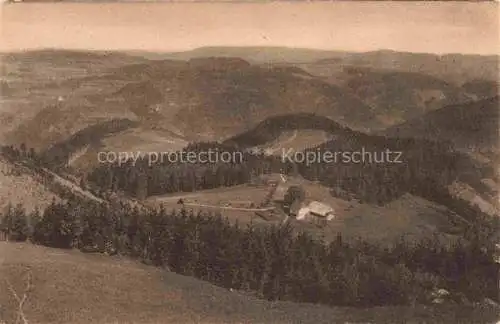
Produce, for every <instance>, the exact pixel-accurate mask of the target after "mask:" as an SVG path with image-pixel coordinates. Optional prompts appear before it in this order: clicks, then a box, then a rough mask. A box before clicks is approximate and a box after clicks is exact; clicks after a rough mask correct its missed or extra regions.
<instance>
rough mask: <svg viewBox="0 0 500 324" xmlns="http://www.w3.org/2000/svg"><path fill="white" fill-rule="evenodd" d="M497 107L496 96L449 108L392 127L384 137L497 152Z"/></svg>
mask: <svg viewBox="0 0 500 324" xmlns="http://www.w3.org/2000/svg"><path fill="white" fill-rule="evenodd" d="M498 108H499V97H498V96H497V97H494V98H489V99H483V100H480V101H476V102H469V103H466V104H459V105H451V106H447V107H444V108H442V109H439V110H436V111H433V112H430V113H428V114H425V115H423V116H421V117H418V118H416V119H412V120H409V121H407V122H405V123H403V124H401V125H397V126H394V127H391V128H389V129H387V130H386V131H384V134H385V135H388V136H393V137H413V138H427V139H434V140H439V141H449V142H451V143H453V145H454V146H455V147H456V148H459V149H467V150H471V151H473V150H480V151H493V152H498V149H499V146H498V144H499V133H498V130H499V120H500V119H499V111H498Z"/></svg>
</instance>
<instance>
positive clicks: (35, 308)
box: [0, 242, 496, 324]
mask: <svg viewBox="0 0 500 324" xmlns="http://www.w3.org/2000/svg"><path fill="white" fill-rule="evenodd" d="M27 271H31V274H32V276H33V284H34V289H33V291H32V292H31V293H30V295H29V299H28V302H27V303H26V305H25V308H24V310H25V315H26V317H27V319H28V320H29V321H30V323H37V324H44V323H74V324H80V323H82V324H83V323H137V324H140V323H315V324H316V323H346V322H376V323H399V322H405V323H422V322H433V323H435V322H441V323H472V322H473V321H474V322H478V321H480V322H487V319H489V322H490V323H493V322H494V320H493V319H494V318H495V317H496V314H495V313H493V312H492V311H491V310H490V311H485V310H481V309H476V310H475V311H473V310H471V309H468V308H466V307H456V306H446V307H443V308H441V309H430V308H423V307H417V308H414V309H412V308H406V307H381V308H373V309H352V308H340V307H338V308H329V307H324V306H318V305H309V304H297V303H290V302H268V301H262V300H258V299H256V298H254V297H251V296H248V295H243V294H241V293H239V292H230V291H227V290H225V289H222V288H218V287H215V286H213V285H211V284H208V283H205V282H201V281H199V280H196V279H193V278H189V277H185V276H180V275H177V274H174V273H170V272H167V271H161V270H160V269H157V268H153V267H149V266H146V265H143V264H140V263H136V262H133V261H130V260H127V259H121V258H118V257H108V256H103V255H89V254H83V253H80V252H77V251H65V250H56V249H50V248H45V247H40V246H34V245H30V244H24V243H23V244H18V243H5V242H0V275H1V277H2V279H3V278H5V279H7V280H9V282H11V283H12V285H13V286H14V289H16V290H17V291H18V292H19V293H21V291H22V289H23V287H24V284H25V282H24V280H23V277H24V276H25V274H26V273H27ZM0 305H2V306H3V309H4V317H5V319H6V320H8V321H10V320H12V319H13V316H15V314H14V307H15V304H14V303H13V298H12V296H11V295H10V294H9V293H8V290H7V289H6V284H5V281H3V280H2V281H1V282H0Z"/></svg>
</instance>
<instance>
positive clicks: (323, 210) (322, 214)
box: [296, 201, 335, 223]
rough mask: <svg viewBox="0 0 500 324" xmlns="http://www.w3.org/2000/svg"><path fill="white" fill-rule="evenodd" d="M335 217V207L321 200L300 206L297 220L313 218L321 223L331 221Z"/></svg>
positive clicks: (312, 219)
mask: <svg viewBox="0 0 500 324" xmlns="http://www.w3.org/2000/svg"><path fill="white" fill-rule="evenodd" d="M334 218H335V213H334V210H333V208H332V207H330V206H328V205H326V204H324V203H321V202H319V201H312V202H311V203H309V205H307V206H304V207H302V208H300V209H299V211H298V212H297V217H296V219H297V220H311V221H314V222H320V223H323V222H325V221H331V220H332V219H334Z"/></svg>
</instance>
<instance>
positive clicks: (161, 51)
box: [0, 45, 500, 57]
mask: <svg viewBox="0 0 500 324" xmlns="http://www.w3.org/2000/svg"><path fill="white" fill-rule="evenodd" d="M259 48H260V49H279V48H282V49H286V50H309V51H317V52H325V53H326V52H337V53H346V54H348V53H350V54H366V53H376V52H394V53H406V54H423V55H434V56H450V55H463V56H496V57H500V53H498V52H497V53H473V52H467V53H465V52H445V53H438V52H415V51H407V50H397V49H391V48H379V49H373V50H366V51H359V50H349V49H345V50H343V49H325V48H313V47H290V46H280V45H272V46H261V45H248V46H234V45H214V46H210V45H207V46H199V47H193V48H189V49H172V50H164V49H138V48H108V49H106V48H81V47H50V46H47V47H43V46H42V47H32V48H25V49H15V50H13V49H2V48H0V53H2V54H7V53H26V52H36V51H75V52H78V51H79V52H137V53H149V54H182V53H189V52H193V51H196V50H200V49H259Z"/></svg>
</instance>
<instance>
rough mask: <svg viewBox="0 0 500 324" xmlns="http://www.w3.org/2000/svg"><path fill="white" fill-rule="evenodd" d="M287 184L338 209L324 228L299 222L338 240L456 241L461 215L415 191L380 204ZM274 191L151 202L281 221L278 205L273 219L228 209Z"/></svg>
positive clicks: (305, 183) (292, 181) (244, 219)
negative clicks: (433, 238)
mask: <svg viewBox="0 0 500 324" xmlns="http://www.w3.org/2000/svg"><path fill="white" fill-rule="evenodd" d="M287 185H300V186H302V187H303V188H304V190H305V192H306V199H305V201H306V202H309V201H313V200H317V201H321V202H324V203H326V204H328V205H330V206H332V207H333V208H334V210H335V215H336V218H335V219H334V220H332V221H330V222H329V223H328V225H327V226H326V227H324V228H318V227H316V226H314V225H311V224H308V223H307V222H299V221H294V224H296V226H297V227H298V228H304V229H308V230H312V231H313V232H315V233H317V234H318V235H319V236H321V237H324V238H325V239H333V238H334V237H336V235H337V233H339V232H340V233H342V234H343V236H345V237H346V238H348V239H349V238H350V239H355V238H357V237H363V238H365V239H367V240H372V241H377V242H390V241H393V240H395V239H398V238H399V237H401V236H405V237H407V238H409V239H412V240H413V239H415V240H417V239H419V238H423V237H428V236H429V235H433V234H434V233H440V236H441V237H443V238H445V239H446V240H453V239H454V236H453V235H451V234H450V235H449V234H445V233H446V232H447V230H448V229H449V228H451V227H452V224H454V223H455V222H457V221H460V216H458V215H456V214H455V213H453V212H451V211H450V210H448V209H447V208H446V207H444V206H440V205H437V204H435V203H432V202H430V201H428V200H425V199H423V198H420V197H416V196H413V195H410V194H406V195H403V196H402V197H400V198H399V199H397V200H395V201H393V202H391V203H389V204H386V205H384V206H378V205H372V204H362V203H359V202H358V201H356V200H350V201H348V200H344V199H340V198H337V197H333V196H332V195H331V194H330V189H329V188H327V187H325V186H323V185H321V184H318V183H316V182H313V181H309V180H305V179H303V178H301V177H289V178H288V179H287ZM269 190H270V187H268V186H266V185H259V186H250V185H240V186H235V187H229V188H217V189H211V190H202V191H197V192H194V193H180V194H175V195H164V196H154V197H150V198H148V200H147V204H148V205H150V206H157V207H158V206H159V205H160V204H163V206H164V207H165V208H167V209H177V210H178V209H180V208H182V206H181V205H180V204H178V203H177V202H178V201H179V199H181V198H182V200H183V201H184V204H185V208H186V209H187V210H193V211H194V212H198V211H204V212H212V213H217V212H220V213H221V214H222V215H223V216H225V217H228V218H229V219H230V220H232V221H236V220H237V221H238V222H239V223H243V224H244V223H249V222H262V223H268V224H278V223H280V222H281V221H283V220H284V218H285V214H284V213H283V212H281V213H280V209H279V208H277V209H276V217H274V218H273V220H271V221H268V222H266V221H263V220H262V219H260V218H259V217H256V215H255V213H253V212H250V211H241V210H231V209H230V208H226V207H229V206H231V203H232V202H233V203H238V202H241V201H251V202H254V204H255V206H258V204H259V203H260V202H262V201H263V200H264V199H265V197H266V195H267V194H268V192H269ZM203 205H208V206H205V207H204V206H203ZM215 206H220V207H221V208H216V207H215ZM443 232H445V233H443Z"/></svg>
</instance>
